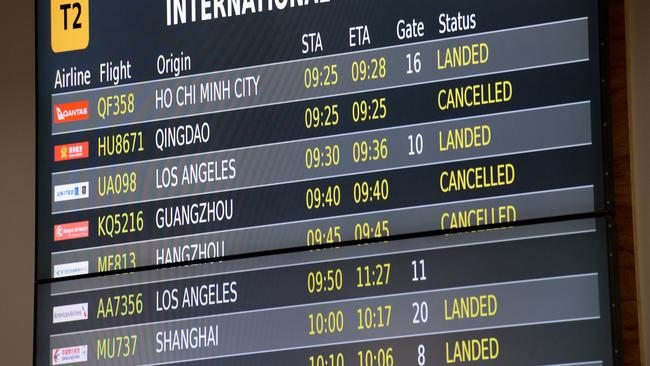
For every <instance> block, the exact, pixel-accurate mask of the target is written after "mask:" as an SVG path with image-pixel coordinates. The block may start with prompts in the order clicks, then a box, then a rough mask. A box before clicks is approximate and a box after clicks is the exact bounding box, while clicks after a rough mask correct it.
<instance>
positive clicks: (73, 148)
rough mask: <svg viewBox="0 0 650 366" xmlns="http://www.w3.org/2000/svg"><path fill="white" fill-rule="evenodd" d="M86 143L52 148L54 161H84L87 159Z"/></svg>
mask: <svg viewBox="0 0 650 366" xmlns="http://www.w3.org/2000/svg"><path fill="white" fill-rule="evenodd" d="M88 153H89V151H88V141H84V142H79V143H75V144H67V145H57V146H55V147H54V161H55V162H59V161H66V160H76V159H85V158H87V157H88Z"/></svg>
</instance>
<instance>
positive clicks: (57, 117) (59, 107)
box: [54, 100, 88, 124]
mask: <svg viewBox="0 0 650 366" xmlns="http://www.w3.org/2000/svg"><path fill="white" fill-rule="evenodd" d="M86 119H88V101H87V100H82V101H80V102H72V103H63V104H55V105H54V123H55V124H58V123H66V122H75V121H83V120H86Z"/></svg>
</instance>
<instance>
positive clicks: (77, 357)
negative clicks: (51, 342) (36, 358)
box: [52, 345, 88, 365]
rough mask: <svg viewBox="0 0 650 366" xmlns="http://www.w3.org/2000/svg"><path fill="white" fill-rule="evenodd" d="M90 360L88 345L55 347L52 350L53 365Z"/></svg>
mask: <svg viewBox="0 0 650 366" xmlns="http://www.w3.org/2000/svg"><path fill="white" fill-rule="evenodd" d="M86 361H88V346H87V345H84V346H76V347H66V348H55V349H53V350H52V365H65V364H69V363H77V362H86Z"/></svg>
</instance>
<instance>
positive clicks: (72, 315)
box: [52, 303, 88, 324]
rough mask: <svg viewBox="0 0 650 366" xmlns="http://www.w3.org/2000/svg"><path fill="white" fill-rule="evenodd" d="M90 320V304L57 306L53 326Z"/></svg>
mask: <svg viewBox="0 0 650 366" xmlns="http://www.w3.org/2000/svg"><path fill="white" fill-rule="evenodd" d="M79 320H88V303H83V304H74V305H64V306H55V307H54V308H53V309H52V324H58V323H67V322H76V321H79Z"/></svg>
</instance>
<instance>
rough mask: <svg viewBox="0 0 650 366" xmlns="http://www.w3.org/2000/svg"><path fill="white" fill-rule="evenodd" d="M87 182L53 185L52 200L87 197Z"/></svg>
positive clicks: (70, 199)
mask: <svg viewBox="0 0 650 366" xmlns="http://www.w3.org/2000/svg"><path fill="white" fill-rule="evenodd" d="M88 187H89V184H88V182H82V183H72V184H63V185H59V186H55V187H54V202H63V201H72V200H78V199H82V198H88Z"/></svg>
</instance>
